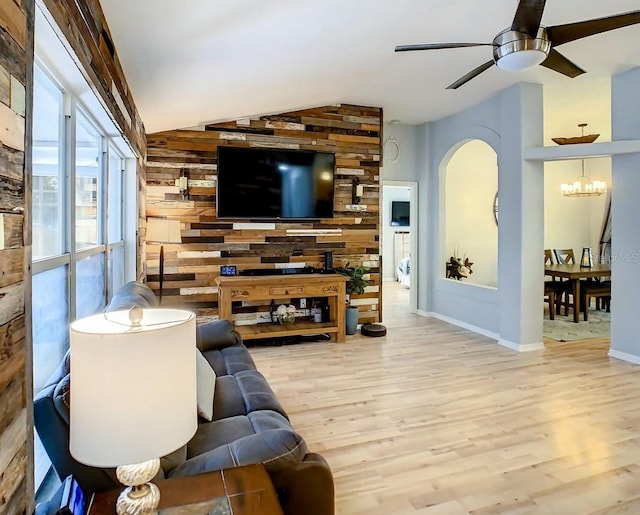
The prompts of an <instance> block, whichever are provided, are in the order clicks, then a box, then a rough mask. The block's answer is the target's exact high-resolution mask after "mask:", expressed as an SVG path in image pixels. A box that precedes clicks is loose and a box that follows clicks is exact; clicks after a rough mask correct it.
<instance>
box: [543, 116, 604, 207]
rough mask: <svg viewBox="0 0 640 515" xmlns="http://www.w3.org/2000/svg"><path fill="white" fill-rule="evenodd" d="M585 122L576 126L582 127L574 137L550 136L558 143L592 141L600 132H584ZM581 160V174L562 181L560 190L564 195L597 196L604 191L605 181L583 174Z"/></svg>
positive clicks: (571, 143)
mask: <svg viewBox="0 0 640 515" xmlns="http://www.w3.org/2000/svg"><path fill="white" fill-rule="evenodd" d="M586 126H587V124H586V123H579V124H578V127H580V129H582V135H581V136H577V137H574V138H551V139H552V140H553V141H554V142H555V143H557V144H558V145H575V144H580V143H593V142H594V141H595V140H597V139H598V136H600V134H587V135H585V133H584V128H585V127H586ZM581 162H582V174H581V175H580V177H577V178H576V180H575V181H573V182H572V183H563V184H561V185H560V191H561V192H562V194H563V195H564V196H566V197H597V196H599V195H602V194H603V193H606V191H607V183H606V182H604V181H592V180H590V179H589V177H587V176H586V175H585V174H584V159H581Z"/></svg>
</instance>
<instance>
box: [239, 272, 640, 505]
mask: <svg viewBox="0 0 640 515" xmlns="http://www.w3.org/2000/svg"><path fill="white" fill-rule="evenodd" d="M393 286H394V285H391V288H389V285H388V284H387V283H385V285H384V287H385V289H387V291H389V294H388V295H385V316H384V318H385V325H387V328H388V335H387V336H386V337H384V338H366V337H362V336H360V335H359V334H358V336H354V337H348V340H347V343H346V344H334V343H306V344H300V345H290V346H285V347H265V348H253V349H252V350H251V352H252V355H253V356H254V358H255V360H256V363H257V366H258V369H259V370H261V371H262V372H263V373H264V374H265V376H266V377H267V378H268V380H269V383H270V384H271V385H272V387H273V388H274V390H275V392H276V394H277V396H278V398H279V399H280V400H281V401H282V404H283V405H284V407H285V409H286V410H287V411H288V413H289V415H290V417H291V420H292V423H293V427H294V428H295V429H296V430H297V431H298V432H299V433H300V434H301V435H302V436H303V437H304V438H305V440H306V441H307V444H308V447H309V449H310V450H312V451H317V452H320V453H321V454H322V455H324V456H325V458H326V459H327V460H328V462H329V464H330V465H331V468H332V470H333V473H334V478H335V486H336V510H337V513H338V514H349V515H351V514H365V513H366V514H404V513H406V514H413V513H428V514H466V513H473V514H489V513H522V514H529V513H533V514H562V515H574V514H587V513H597V514H607V515H609V514H619V513H633V514H637V513H640V432H639V428H640V367H639V366H635V365H631V364H628V363H625V362H622V361H618V360H615V359H610V358H608V357H607V351H608V347H609V343H608V340H586V341H583V342H572V343H553V342H552V341H550V342H548V345H547V348H546V350H544V351H538V352H531V353H523V354H518V353H516V352H513V351H510V350H508V349H505V348H502V347H500V346H498V345H497V344H496V343H495V342H494V341H492V340H489V339H488V338H485V337H482V336H479V335H476V334H474V333H470V332H467V331H465V330H462V329H459V328H457V327H454V326H451V325H448V324H446V323H444V322H441V321H439V320H435V319H429V318H423V317H420V316H417V315H410V314H407V313H406V308H404V307H402V301H401V299H402V295H403V294H406V293H404V292H406V290H405V291H404V292H403V291H401V290H397V289H396V290H393V289H392V288H393ZM404 306H406V304H404ZM309 488H313V486H312V485H309Z"/></svg>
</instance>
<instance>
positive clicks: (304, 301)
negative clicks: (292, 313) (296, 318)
mask: <svg viewBox="0 0 640 515" xmlns="http://www.w3.org/2000/svg"><path fill="white" fill-rule="evenodd" d="M306 308H307V299H300V309H306Z"/></svg>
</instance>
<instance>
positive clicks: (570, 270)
mask: <svg viewBox="0 0 640 515" xmlns="http://www.w3.org/2000/svg"><path fill="white" fill-rule="evenodd" d="M544 275H548V276H550V277H557V278H560V279H568V280H570V281H571V283H572V293H573V321H574V322H576V323H578V322H579V321H580V279H587V278H594V277H611V264H609V263H594V264H593V265H592V266H590V267H585V266H580V264H579V263H571V264H562V265H544Z"/></svg>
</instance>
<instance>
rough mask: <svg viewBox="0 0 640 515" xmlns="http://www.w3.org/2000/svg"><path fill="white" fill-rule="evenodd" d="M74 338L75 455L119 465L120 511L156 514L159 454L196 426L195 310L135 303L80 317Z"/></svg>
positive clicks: (187, 437)
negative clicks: (126, 486)
mask: <svg viewBox="0 0 640 515" xmlns="http://www.w3.org/2000/svg"><path fill="white" fill-rule="evenodd" d="M70 335H71V337H70V339H71V356H72V358H71V375H72V377H73V381H71V398H72V399H73V402H71V411H70V443H69V449H70V451H71V454H72V456H73V457H74V458H75V459H76V460H78V461H79V462H81V463H84V464H87V465H92V466H95V467H117V469H116V474H117V477H118V479H119V480H120V481H121V482H122V483H124V484H126V485H128V488H126V489H125V490H124V491H123V492H122V493H121V494H120V497H119V498H118V501H117V504H116V510H117V512H118V514H120V515H122V514H125V513H126V514H128V515H129V514H131V515H133V514H142V513H150V512H154V511H155V509H156V507H157V505H158V501H159V498H160V494H159V491H158V488H157V487H156V486H155V485H153V484H151V483H149V481H150V480H151V479H153V478H154V477H155V475H156V474H157V473H158V470H159V466H160V460H159V457H160V456H165V455H167V454H169V453H171V452H173V451H175V450H176V449H178V448H180V447H181V446H182V445H184V444H185V443H186V442H188V441H189V440H190V439H191V437H192V436H193V435H194V434H195V432H196V429H197V409H196V318H195V315H194V314H193V313H191V312H189V311H184V310H177V309H143V308H141V307H138V306H136V307H133V308H131V309H130V310H129V311H126V310H120V311H113V312H109V313H101V314H98V315H92V316H89V317H86V318H83V319H80V320H76V321H75V322H73V323H72V324H71V325H70ZM168 375H170V376H171V378H172V380H171V381H167V376H168ZM158 428H162V430H161V431H159V430H158Z"/></svg>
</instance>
